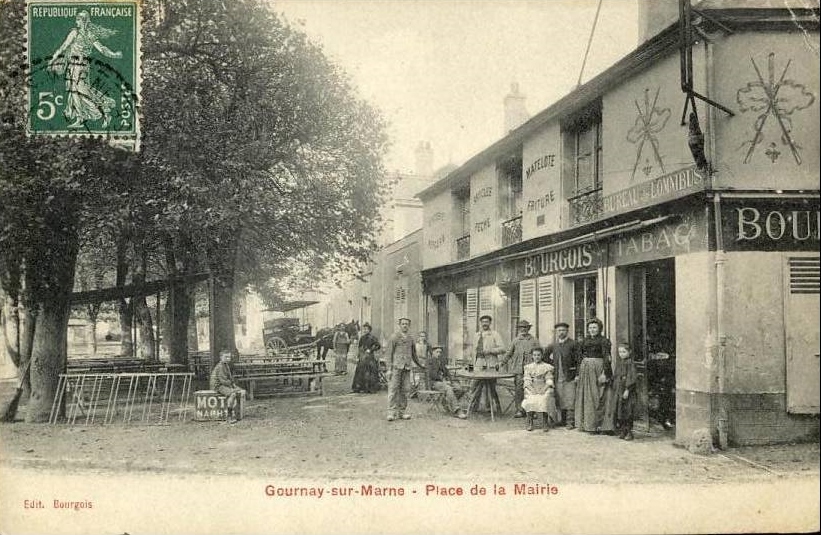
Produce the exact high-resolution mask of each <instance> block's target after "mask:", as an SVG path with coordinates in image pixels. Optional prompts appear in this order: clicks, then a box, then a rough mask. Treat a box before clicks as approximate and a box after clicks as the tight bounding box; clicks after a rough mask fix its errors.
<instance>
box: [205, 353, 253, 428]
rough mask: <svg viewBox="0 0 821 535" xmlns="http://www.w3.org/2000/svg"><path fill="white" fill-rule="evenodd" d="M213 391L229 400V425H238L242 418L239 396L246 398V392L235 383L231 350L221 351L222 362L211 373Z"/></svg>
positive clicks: (227, 401) (226, 403)
mask: <svg viewBox="0 0 821 535" xmlns="http://www.w3.org/2000/svg"><path fill="white" fill-rule="evenodd" d="M211 390H214V391H215V392H217V393H219V394H222V395H223V396H225V397H226V398H227V399H226V400H225V405H226V406H227V407H228V423H232V424H233V423H236V422H237V420H238V419H239V418H240V411H239V400H237V396H239V395H243V396H244V395H245V390H243V389H242V388H240V387H239V386H238V385H237V383H236V382H234V374H233V373H232V372H231V351H230V350H227V349H226V350H223V351H220V361H219V362H218V363H217V365H216V366H214V371H212V372H211Z"/></svg>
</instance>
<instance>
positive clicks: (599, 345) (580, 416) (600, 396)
mask: <svg viewBox="0 0 821 535" xmlns="http://www.w3.org/2000/svg"><path fill="white" fill-rule="evenodd" d="M602 327H603V324H602V322H601V321H600V320H598V319H591V320H590V321H588V322H587V336H585V337H584V339H583V340H582V341H581V342H579V351H580V353H581V357H582V361H581V364H580V365H579V384H578V387H577V388H578V389H577V390H576V411H575V413H576V414H575V416H576V427H578V428H579V429H580V430H582V431H588V432H595V433H599V432H603V431H604V432H612V431H613V429H614V427H615V422H614V418H613V416H614V412H615V403H614V400H612V399H611V398H612V386H611V385H610V383H611V382H612V378H613V368H612V365H611V355H610V350H611V343H610V340H608V339H607V338H606V337H605V336H604V335H602Z"/></svg>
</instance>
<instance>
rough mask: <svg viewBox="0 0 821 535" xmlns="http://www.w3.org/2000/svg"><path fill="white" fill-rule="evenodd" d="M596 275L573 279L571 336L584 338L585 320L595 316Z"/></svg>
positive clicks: (578, 338)
mask: <svg viewBox="0 0 821 535" xmlns="http://www.w3.org/2000/svg"><path fill="white" fill-rule="evenodd" d="M596 317H597V316H596V277H595V276H591V277H580V278H577V279H574V280H573V336H574V337H575V338H576V340H581V339H582V338H584V335H585V332H586V329H585V326H586V325H587V322H588V321H589V320H591V319H593V318H596Z"/></svg>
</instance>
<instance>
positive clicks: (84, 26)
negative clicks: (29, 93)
mask: <svg viewBox="0 0 821 535" xmlns="http://www.w3.org/2000/svg"><path fill="white" fill-rule="evenodd" d="M76 25H77V27H76V28H72V30H71V31H70V32H69V33H68V36H66V39H65V41H63V44H61V45H60V47H59V48H58V49H57V50H56V51H55V52H54V55H52V57H51V62H50V68H51V69H52V70H53V71H55V72H57V73H59V74H64V75H65V79H66V93H67V95H68V96H67V99H66V109H65V116H66V118H68V119H73V120H74V122H72V123H71V124H69V125H68V127H69V128H79V127H81V126H83V123H85V122H86V121H93V120H98V119H102V120H103V122H102V127H103V128H105V127H106V126H108V123H109V122H110V121H111V111H112V110H113V109H114V106H115V105H116V103H115V102H114V99H113V98H111V97H110V96H108V95H106V94H104V93H103V92H102V91H100V90H99V89H98V88H96V87H94V86H93V85H92V79H93V78H94V77H93V76H91V73H90V68H91V67H90V66H91V64H92V60H91V58H90V56H91V51H92V49H94V50H97V52H99V53H100V54H102V55H103V56H106V57H108V58H114V59H119V58H122V57H123V53H122V52H120V51H117V52H114V51H113V50H110V49H109V48H107V47H106V46H105V45H103V44H101V43H100V39H104V38H106V37H110V36H112V35H114V34H116V33H117V32H116V31H115V30H109V29H108V28H103V27H101V26H97V25H96V24H92V23H91V21H90V17H89V15H88V11H85V10H84V11H80V12H79V13H78V14H77V19H76Z"/></svg>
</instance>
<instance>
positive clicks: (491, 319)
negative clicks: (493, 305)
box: [479, 314, 493, 321]
mask: <svg viewBox="0 0 821 535" xmlns="http://www.w3.org/2000/svg"><path fill="white" fill-rule="evenodd" d="M483 320H488V321H493V318H491V317H490V316H489V315H487V314H485V315H484V316H479V321H483Z"/></svg>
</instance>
